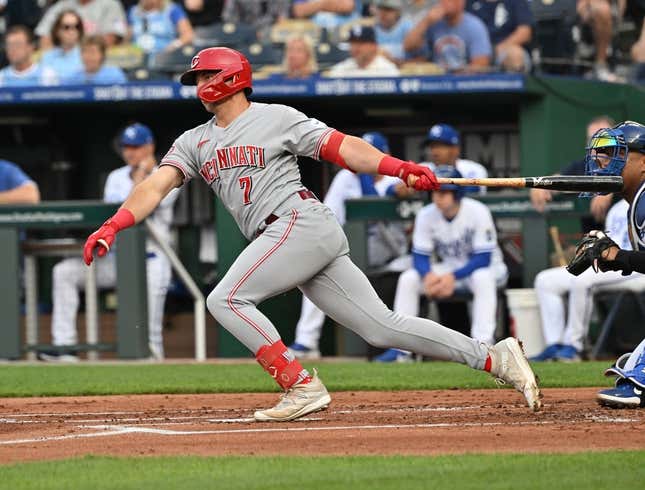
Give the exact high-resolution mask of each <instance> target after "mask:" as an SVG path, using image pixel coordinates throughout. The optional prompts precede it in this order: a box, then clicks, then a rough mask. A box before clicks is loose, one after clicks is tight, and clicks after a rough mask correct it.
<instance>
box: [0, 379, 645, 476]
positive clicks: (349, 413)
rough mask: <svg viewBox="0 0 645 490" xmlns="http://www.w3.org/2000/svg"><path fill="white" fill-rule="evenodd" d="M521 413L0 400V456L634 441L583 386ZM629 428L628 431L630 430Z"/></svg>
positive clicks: (504, 448) (236, 397)
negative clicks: (257, 414) (285, 419)
mask: <svg viewBox="0 0 645 490" xmlns="http://www.w3.org/2000/svg"><path fill="white" fill-rule="evenodd" d="M544 391H545V399H544V401H545V408H544V410H543V411H542V412H540V413H537V414H533V413H531V412H530V411H529V410H528V409H527V408H526V407H525V406H523V405H522V404H521V399H520V398H521V397H520V395H519V394H518V393H516V392H514V391H511V390H508V389H506V390H449V391H407V392H341V393H336V394H332V396H333V402H332V405H331V407H330V408H329V409H328V410H327V411H324V412H319V413H316V414H312V415H311V416H309V417H307V418H305V419H303V420H300V421H296V422H291V423H283V424H275V423H273V424H272V423H257V422H253V421H252V420H251V416H252V413H253V410H254V409H256V408H263V407H267V406H269V405H272V404H274V403H275V401H276V398H277V395H276V394H233V395H230V394H229V395H143V396H109V397H75V398H12V399H0V463H11V462H18V461H27V460H43V459H57V458H65V457H70V456H82V455H86V454H95V455H98V454H101V455H119V456H127V455H132V456H139V455H276V454H295V455H303V454H314V455H321V454H330V455H331V454H333V455H349V454H352V455H353V454H419V455H427V454H448V453H452V454H454V453H466V452H576V451H583V450H603V449H611V448H621V449H644V448H645V430H644V429H645V410H612V409H609V408H603V407H600V406H598V405H596V403H595V402H594V395H595V392H596V390H595V389H547V390H544ZM635 429H636V430H635Z"/></svg>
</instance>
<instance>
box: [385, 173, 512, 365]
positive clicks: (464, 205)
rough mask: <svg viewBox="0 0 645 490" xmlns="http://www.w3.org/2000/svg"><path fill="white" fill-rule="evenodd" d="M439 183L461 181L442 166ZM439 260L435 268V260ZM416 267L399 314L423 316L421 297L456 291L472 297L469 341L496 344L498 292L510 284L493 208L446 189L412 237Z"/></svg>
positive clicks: (400, 287)
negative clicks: (498, 238)
mask: <svg viewBox="0 0 645 490" xmlns="http://www.w3.org/2000/svg"><path fill="white" fill-rule="evenodd" d="M435 174H436V175H437V177H444V178H460V177H462V175H461V173H460V172H459V171H458V170H456V169H455V168H454V167H451V166H447V165H444V166H439V167H437V168H436V170H435ZM433 255H434V256H436V257H438V258H439V262H438V263H431V262H432V261H431V257H432V256H433ZM412 257H413V260H414V267H413V268H411V269H408V270H407V271H405V272H403V273H402V274H401V276H400V277H399V281H398V283H397V287H396V295H395V297H394V311H395V312H397V313H402V314H405V315H411V316H418V314H419V297H420V295H426V296H427V297H428V298H431V299H432V298H434V299H444V298H449V297H451V296H452V295H453V294H454V293H455V292H456V291H468V292H470V293H472V295H473V304H472V315H471V318H472V322H471V331H470V335H471V337H472V338H474V339H477V340H481V341H482V342H493V341H494V335H495V327H496V321H495V313H496V311H497V289H498V288H500V287H503V286H504V285H505V284H506V280H507V279H508V270H507V268H506V264H504V261H503V258H502V252H501V250H500V249H499V246H498V245H497V233H496V231H495V224H494V222H493V216H492V214H491V212H490V210H489V209H488V207H487V206H486V205H485V204H483V203H481V202H479V201H477V200H475V199H471V198H469V197H464V188H463V187H459V186H456V185H453V184H442V185H441V187H440V189H439V190H438V191H433V192H432V204H429V205H428V206H425V207H424V208H423V209H422V210H421V211H419V213H418V214H417V217H416V219H415V222H414V234H413V236H412ZM410 357H411V354H410V353H409V352H406V351H401V350H399V349H388V350H387V351H385V352H384V353H383V354H381V356H379V357H377V358H376V359H375V360H376V361H379V362H393V361H398V362H402V361H406V360H409V359H410Z"/></svg>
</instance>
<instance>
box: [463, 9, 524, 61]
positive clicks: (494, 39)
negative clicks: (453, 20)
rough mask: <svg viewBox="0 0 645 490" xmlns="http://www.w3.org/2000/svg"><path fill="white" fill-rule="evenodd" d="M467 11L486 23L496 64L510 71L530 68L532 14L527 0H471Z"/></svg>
mask: <svg viewBox="0 0 645 490" xmlns="http://www.w3.org/2000/svg"><path fill="white" fill-rule="evenodd" d="M467 10H468V12H471V13H472V14H474V15H476V16H477V17H479V18H480V19H481V20H482V21H483V22H484V24H486V27H487V28H488V34H489V36H490V40H491V43H493V47H494V49H495V64H496V65H497V66H499V67H501V68H503V69H504V70H505V71H511V72H527V71H529V70H530V68H531V57H530V55H529V52H528V44H529V43H530V42H531V37H532V35H533V27H532V26H533V14H532V13H531V8H530V7H529V4H528V2H527V0H468V8H467Z"/></svg>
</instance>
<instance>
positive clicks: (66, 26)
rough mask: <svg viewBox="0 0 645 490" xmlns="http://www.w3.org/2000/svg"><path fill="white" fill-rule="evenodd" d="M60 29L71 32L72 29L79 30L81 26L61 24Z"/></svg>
mask: <svg viewBox="0 0 645 490" xmlns="http://www.w3.org/2000/svg"><path fill="white" fill-rule="evenodd" d="M60 28H61V29H63V30H64V31H71V30H72V29H76V30H78V29H80V28H81V25H80V24H61V25H60Z"/></svg>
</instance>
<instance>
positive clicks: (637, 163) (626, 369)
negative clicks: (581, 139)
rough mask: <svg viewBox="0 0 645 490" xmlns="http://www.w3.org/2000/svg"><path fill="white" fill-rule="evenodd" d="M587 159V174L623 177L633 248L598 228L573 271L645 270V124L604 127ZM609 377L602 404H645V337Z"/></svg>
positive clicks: (580, 251)
mask: <svg viewBox="0 0 645 490" xmlns="http://www.w3.org/2000/svg"><path fill="white" fill-rule="evenodd" d="M585 160H586V164H587V169H586V173H587V175H601V176H602V175H620V176H622V177H623V182H624V185H623V192H622V195H623V197H624V198H625V200H626V201H627V202H628V203H629V209H628V210H627V220H628V223H629V235H630V236H629V238H630V241H631V244H632V248H633V250H623V249H621V248H620V247H619V246H618V245H617V244H616V243H615V242H614V241H613V240H612V239H611V238H609V236H607V234H606V233H604V232H603V231H599V230H593V231H591V232H590V233H589V234H588V235H586V236H585V237H584V238H583V240H582V242H581V243H580V244H579V245H578V248H577V250H576V256H575V257H574V258H573V260H572V261H571V263H570V264H569V267H568V269H569V272H571V273H572V274H574V275H578V274H582V273H583V272H584V271H585V270H587V269H588V268H589V267H593V269H594V270H595V271H596V272H598V271H602V272H606V271H622V273H623V274H624V275H629V274H631V273H633V272H641V273H645V126H643V125H642V124H640V123H637V122H633V121H626V122H623V123H621V124H618V125H617V126H614V127H613V128H611V129H609V128H605V129H601V130H599V131H598V132H597V133H596V134H594V136H593V137H592V138H591V141H590V142H589V145H588V146H587V152H586V158H585ZM641 322H642V319H641ZM605 375H606V376H616V385H615V387H614V388H611V389H608V390H602V391H600V392H599V393H598V395H597V400H598V403H600V404H601V405H608V406H611V407H615V408H635V407H641V408H643V407H645V339H644V340H643V341H642V342H641V343H640V344H639V345H638V346H637V347H636V348H635V349H634V351H633V352H631V353H626V354H623V355H622V356H620V357H619V358H618V360H617V361H616V362H615V363H614V365H613V366H612V367H611V368H609V369H607V370H606V371H605Z"/></svg>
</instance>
